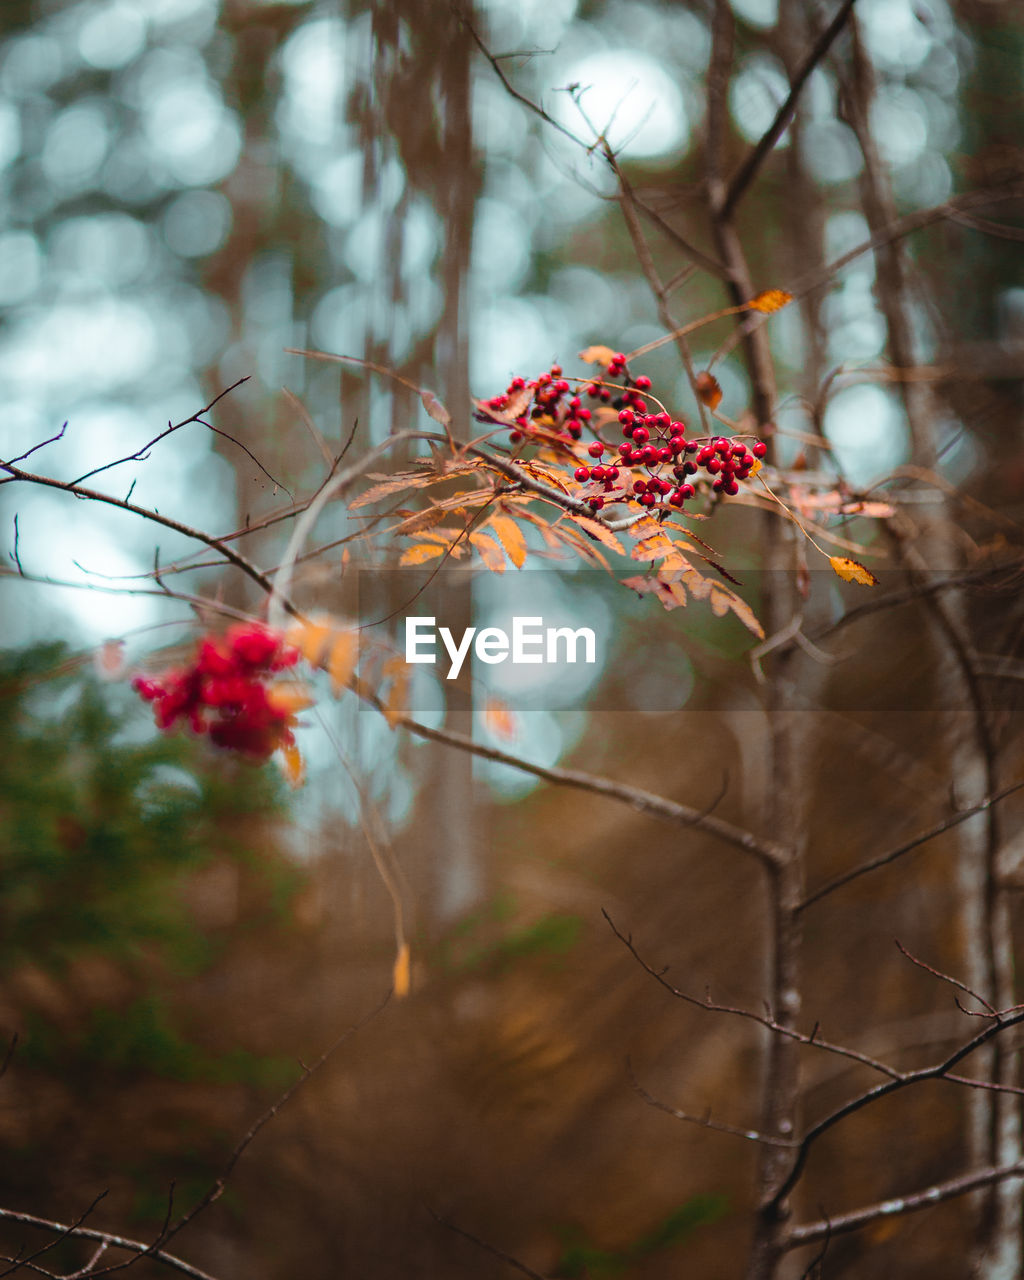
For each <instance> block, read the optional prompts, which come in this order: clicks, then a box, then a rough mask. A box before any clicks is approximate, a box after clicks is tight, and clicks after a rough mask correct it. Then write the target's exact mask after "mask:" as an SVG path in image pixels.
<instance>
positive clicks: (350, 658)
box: [327, 631, 359, 695]
mask: <svg viewBox="0 0 1024 1280" xmlns="http://www.w3.org/2000/svg"><path fill="white" fill-rule="evenodd" d="M358 660H359V634H358V632H355V631H342V632H339V633H338V634H337V635H336V636H335V638H334V641H333V643H332V644H331V652H330V655H329V657H328V659H327V671H328V673H329V675H330V677H331V688H332V689H333V690H334V692H335V695H337V694H339V693H340V692H341V691H342V689H344V688H345V686H346V685H347V684H348V682H349V681H350V680H351V679H352V673H353V672H354V671H355V669H356V663H357V662H358Z"/></svg>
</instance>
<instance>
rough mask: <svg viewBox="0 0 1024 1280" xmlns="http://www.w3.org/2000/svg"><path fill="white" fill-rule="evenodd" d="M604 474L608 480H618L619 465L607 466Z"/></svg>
mask: <svg viewBox="0 0 1024 1280" xmlns="http://www.w3.org/2000/svg"><path fill="white" fill-rule="evenodd" d="M604 474H605V478H606V479H607V480H618V478H619V469H618V467H605V469H604Z"/></svg>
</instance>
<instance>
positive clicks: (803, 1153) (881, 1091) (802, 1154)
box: [770, 1012, 1024, 1208]
mask: <svg viewBox="0 0 1024 1280" xmlns="http://www.w3.org/2000/svg"><path fill="white" fill-rule="evenodd" d="M1021 1022H1024V1012H1020V1013H1016V1014H1014V1015H1013V1016H1012V1017H1002V1016H1000V1017H999V1018H998V1021H996V1022H993V1023H991V1024H990V1025H989V1026H987V1027H985V1029H984V1030H983V1031H979V1032H978V1034H977V1035H976V1036H973V1037H972V1038H971V1039H970V1040H968V1041H967V1042H966V1044H963V1045H961V1046H960V1047H959V1048H958V1049H956V1050H955V1051H954V1052H953V1053H951V1054H950V1055H949V1056H948V1057H947V1058H945V1059H944V1060H943V1061H942V1062H940V1063H937V1064H936V1065H935V1066H933V1067H922V1068H921V1069H920V1070H918V1071H906V1072H901V1073H900V1076H899V1078H898V1079H896V1080H889V1081H888V1082H887V1083H886V1084H880V1085H876V1086H875V1088H874V1089H869V1090H867V1092H866V1093H862V1094H860V1095H859V1096H858V1097H856V1098H852V1099H851V1100H850V1101H849V1102H845V1103H843V1105H842V1106H841V1107H837V1108H836V1109H835V1111H833V1112H831V1113H830V1114H829V1115H827V1116H825V1117H824V1119H822V1120H819V1121H818V1123H817V1124H815V1125H812V1126H811V1128H810V1129H808V1130H807V1132H806V1133H805V1134H804V1136H803V1138H802V1140H801V1142H800V1149H799V1150H798V1152H797V1155H796V1159H795V1160H794V1161H793V1167H792V1168H791V1169H790V1171H789V1174H788V1175H787V1177H786V1178H785V1179H784V1181H783V1182H782V1185H781V1186H780V1187H779V1188H778V1190H777V1191H776V1192H775V1194H774V1196H773V1197H772V1199H771V1202H770V1203H771V1206H772V1207H776V1208H777V1207H778V1206H780V1205H781V1204H782V1202H783V1201H784V1200H785V1199H786V1197H787V1196H788V1195H789V1193H790V1192H791V1191H792V1190H793V1188H794V1187H795V1186H796V1184H797V1182H798V1181H799V1180H800V1175H801V1174H802V1173H803V1170H804V1165H805V1164H806V1163H807V1157H808V1155H809V1154H810V1150H811V1147H812V1146H813V1145H814V1143H815V1142H816V1141H817V1140H818V1138H820V1137H821V1136H822V1135H823V1134H825V1133H827V1132H828V1131H829V1129H831V1128H833V1127H834V1126H835V1125H837V1124H838V1123H839V1122H840V1121H841V1120H845V1119H846V1118H847V1116H851V1115H853V1114H854V1113H855V1112H857V1111H861V1110H863V1108H864V1107H866V1106H869V1105H870V1104H871V1103H873V1102H878V1101H879V1099H881V1098H886V1097H888V1096H889V1095H890V1094H892V1093H897V1092H898V1091H899V1090H900V1089H906V1088H908V1087H909V1086H910V1085H913V1084H920V1083H922V1082H923V1081H925V1080H941V1079H943V1078H944V1077H948V1073H949V1071H950V1070H951V1069H952V1068H953V1067H955V1066H956V1064H957V1063H958V1062H961V1061H963V1059H964V1058H966V1057H968V1056H969V1055H970V1054H972V1053H975V1052H976V1051H977V1050H978V1049H980V1048H981V1047H982V1046H983V1045H985V1044H988V1042H989V1041H990V1040H992V1039H994V1037H995V1036H997V1035H999V1034H1000V1033H1001V1032H1003V1031H1005V1030H1006V1029H1007V1028H1008V1027H1013V1026H1016V1025H1018V1024H1019V1023H1021ZM950 1083H958V1082H957V1081H950ZM1000 1092H1007V1090H1000ZM1009 1092H1015V1090H1009Z"/></svg>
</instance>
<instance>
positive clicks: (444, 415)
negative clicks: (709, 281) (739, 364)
mask: <svg viewBox="0 0 1024 1280" xmlns="http://www.w3.org/2000/svg"><path fill="white" fill-rule="evenodd" d="M751 306H753V303H751ZM420 399H421V400H422V401H423V407H424V409H426V411H427V413H429V414H430V416H431V417H432V418H433V419H434V421H435V422H440V424H441V426H442V427H444V428H445V430H447V429H448V427H450V426H451V421H452V415H451V414H450V413H449V412H448V410H447V409H446V408H445V407H444V405H443V404H442V403H441V401H440V400H438V398H437V396H435V395H434V393H433V391H427V390H426V389H425V388H424V390H422V391H421V392H420Z"/></svg>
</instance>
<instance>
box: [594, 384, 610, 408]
mask: <svg viewBox="0 0 1024 1280" xmlns="http://www.w3.org/2000/svg"><path fill="white" fill-rule="evenodd" d="M597 394H598V396H599V397H600V399H601V400H603V401H604V403H605V404H608V403H609V402H610V401H611V398H612V393H611V392H610V391H609V390H608V388H607V387H599V388H598V391H597Z"/></svg>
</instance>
